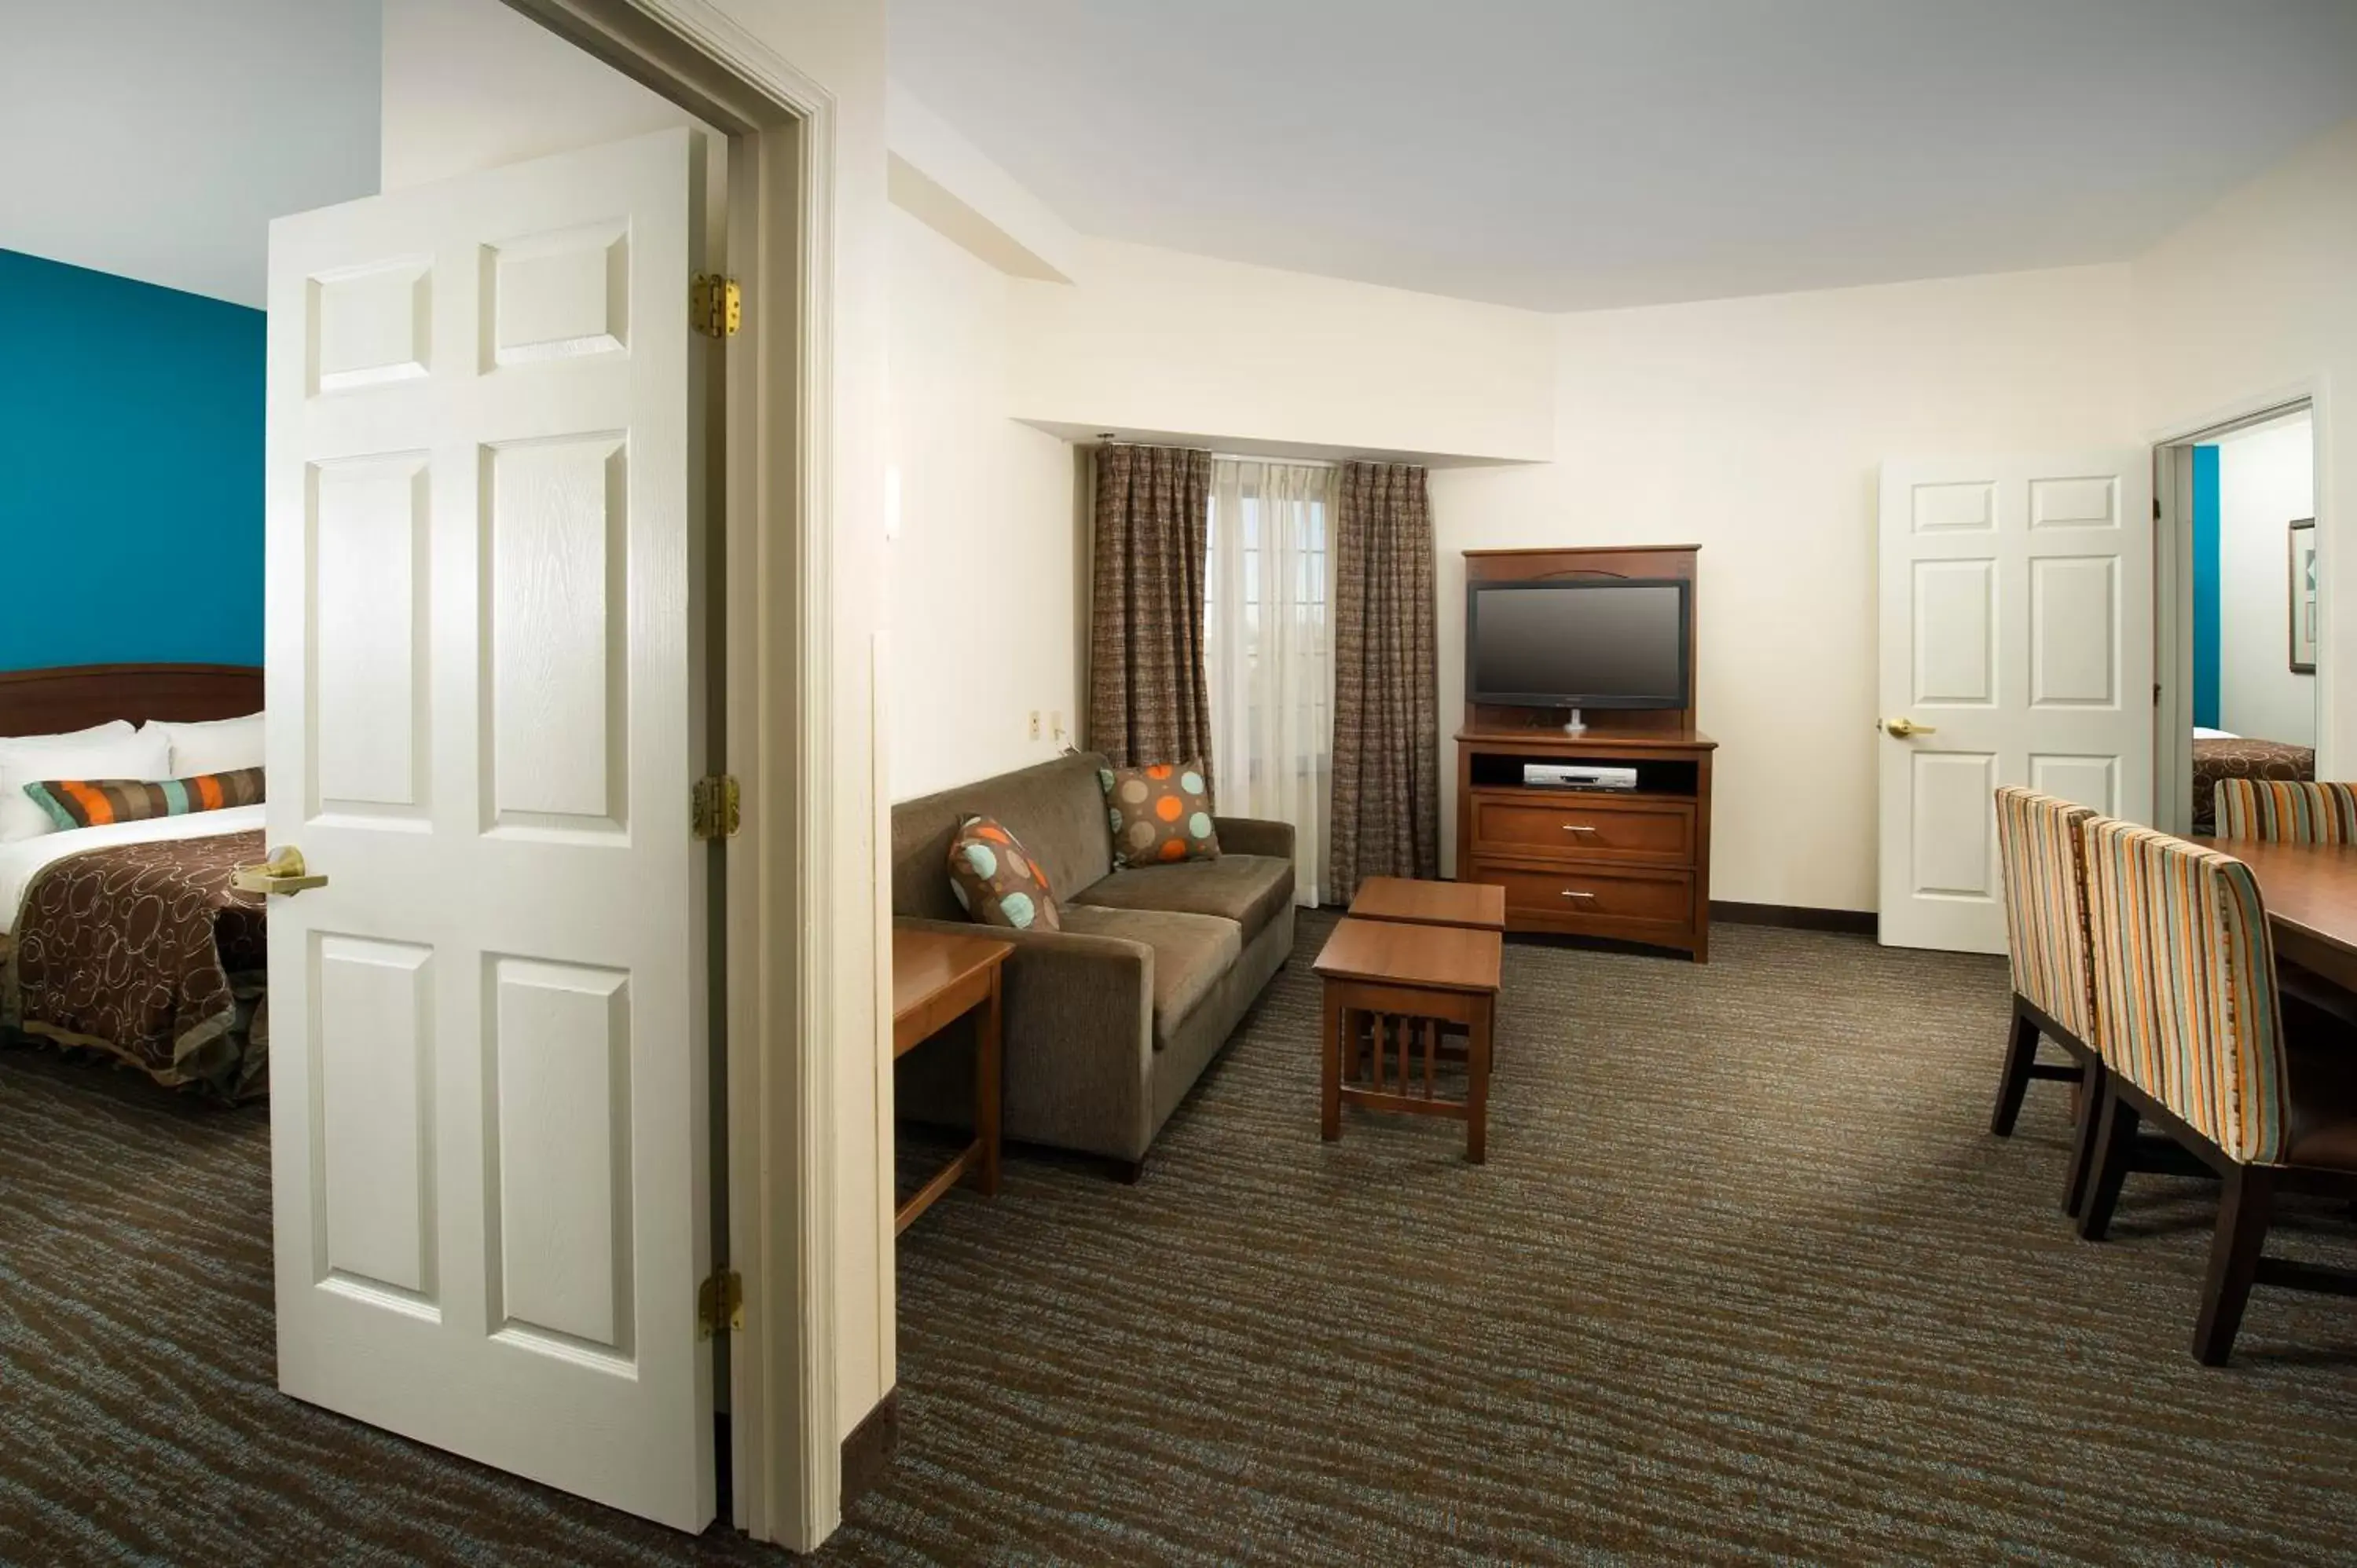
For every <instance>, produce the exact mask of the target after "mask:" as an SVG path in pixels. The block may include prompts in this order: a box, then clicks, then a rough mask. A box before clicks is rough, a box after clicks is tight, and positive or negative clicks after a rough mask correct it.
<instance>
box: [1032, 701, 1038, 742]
mask: <svg viewBox="0 0 2357 1568" xmlns="http://www.w3.org/2000/svg"><path fill="white" fill-rule="evenodd" d="M1031 738H1032V739H1033V740H1038V739H1039V709H1037V708H1034V709H1032V710H1031Z"/></svg>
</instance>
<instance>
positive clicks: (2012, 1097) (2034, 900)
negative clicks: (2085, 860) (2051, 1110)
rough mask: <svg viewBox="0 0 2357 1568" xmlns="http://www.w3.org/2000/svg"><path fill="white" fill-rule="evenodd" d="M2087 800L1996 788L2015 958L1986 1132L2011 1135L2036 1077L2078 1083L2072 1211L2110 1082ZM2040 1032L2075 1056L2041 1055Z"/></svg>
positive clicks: (2066, 1195)
mask: <svg viewBox="0 0 2357 1568" xmlns="http://www.w3.org/2000/svg"><path fill="white" fill-rule="evenodd" d="M2094 815H2095V813H2094V812H2093V811H2089V810H2088V809H2087V808H2086V807H2084V806H2074V805H2072V803H2071V802H2070V801H2068V800H2058V799H2056V798H2055V797H2054V796H2051V795H2041V794H2040V793H2038V792H2037V791H2036V790H2034V789H2017V788H2015V787H2014V786H2012V785H2007V786H2006V787H2005V788H2003V789H1999V790H1998V791H1997V792H1996V842H1997V852H1998V858H1999V859H2000V861H2002V863H2003V865H2004V869H2005V935H2006V951H2007V954H2008V955H2009V956H2010V958H2011V959H2012V961H2013V1031H2012V1035H2011V1036H2010V1037H2009V1038H2008V1039H2007V1042H2006V1050H2005V1068H2004V1070H2003V1072H2001V1073H2000V1074H1999V1075H1998V1078H1997V1084H1996V1111H1995V1112H1992V1113H1991V1114H1990V1116H1989V1131H1990V1132H1992V1133H1996V1135H1997V1136H1998V1137H2000V1138H2003V1137H2007V1136H2010V1135H2011V1133H2012V1132H2013V1125H2014V1122H2015V1121H2016V1120H2017V1119H2018V1117H2019V1116H2020V1114H2021V1101H2022V1096H2023V1094H2024V1093H2025V1092H2026V1091H2027V1090H2029V1080H2030V1079H2037V1078H2049V1079H2072V1080H2074V1081H2076V1082H2077V1083H2078V1084H2079V1085H2080V1086H2081V1087H2080V1094H2079V1115H2080V1121H2081V1125H2080V1136H2078V1137H2077V1138H2075V1139H2073V1140H2072V1149H2073V1151H2074V1152H2073V1155H2072V1160H2071V1171H2070V1176H2069V1177H2068V1179H2067V1180H2066V1181H2065V1183H2064V1186H2063V1194H2062V1207H2063V1208H2065V1209H2066V1210H2072V1211H2075V1210H2076V1209H2077V1208H2078V1207H2079V1197H2080V1194H2081V1192H2082V1191H2083V1187H2084V1183H2085V1177H2086V1165H2085V1156H2086V1151H2087V1148H2088V1146H2089V1144H2090V1143H2091V1142H2092V1139H2091V1138H2090V1137H2089V1136H2088V1134H2089V1133H2090V1132H2091V1130H2092V1126H2093V1121H2092V1119H2093V1115H2094V1108H2095V1104H2096V1101H2097V1097H2098V1095H2099V1093H2100V1091H2101V1090H2102V1087H2103V1076H2104V1061H2103V1058H2102V1057H2101V1056H2100V1055H2098V1054H2097V1052H2096V1049H2095V1003H2094V991H2093V985H2094V981H2093V974H2092V972H2091V971H2090V969H2089V965H2088V955H2087V897H2086V875H2085V872H2084V870H2083V866H2082V854H2083V851H2082V847H2081V846H2082V840H2081V837H2080V832H2079V830H2080V826H2081V824H2082V823H2083V822H2087V821H2088V820H2089V819H2090V818H2092V817H2093V816H2094ZM2041 1035H2043V1036H2046V1037H2047V1038H2048V1039H2050V1040H2052V1041H2053V1042H2054V1043H2055V1044H2056V1045H2058V1046H2060V1047H2062V1048H2063V1049H2064V1050H2066V1051H2068V1052H2069V1053H2070V1054H2071V1058H2072V1059H2071V1060H2070V1061H2069V1062H2068V1063H2061V1062H2041V1061H2040V1060H2039V1059H2038V1039H2039V1036H2041Z"/></svg>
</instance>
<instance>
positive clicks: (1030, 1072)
mask: <svg viewBox="0 0 2357 1568" xmlns="http://www.w3.org/2000/svg"><path fill="white" fill-rule="evenodd" d="M1105 766H1106V763H1105V759H1104V758H1103V757H1099V756H1097V755H1095V754H1094V753H1090V752H1075V753H1067V754H1066V755H1064V756H1062V757H1058V758H1056V759H1055V760H1054V761H1052V762H1043V763H1040V764H1039V765H1038V766H1037V767H1033V768H1023V769H1021V770H1020V771H1018V772H1014V773H1006V774H1001V775H1000V776H998V777H997V778H996V779H984V780H982V781H981V782H980V783H976V784H966V785H962V786H960V787H959V788H957V789H946V790H943V791H942V793H940V794H938V795H928V796H925V797H924V798H922V799H920V800H908V801H904V802H902V803H901V804H899V805H897V806H895V807H893V808H892V915H893V921H894V924H895V925H898V926H903V927H920V928H921V927H937V928H942V929H953V930H960V931H975V930H987V931H989V933H990V934H991V935H992V936H996V937H1004V938H1005V939H1006V940H1008V941H1010V942H1012V943H1013V944H1014V945H1015V951H1014V954H1013V956H1012V957H1010V958H1009V959H1008V960H1007V962H1006V970H1005V972H1004V974H1003V976H1002V980H1001V987H1002V997H1001V1007H1002V1009H1003V1011H1002V1014H1001V1029H1002V1034H1001V1036H1000V1037H1001V1043H1002V1050H1003V1058H1004V1066H1005V1072H1006V1078H1005V1088H1004V1091H1003V1097H1002V1101H1001V1105H1000V1112H999V1114H1000V1125H1001V1129H1002V1131H1003V1133H1004V1135H1005V1136H1006V1137H1007V1138H1008V1139H1010V1140H1015V1141H1018V1142H1024V1143H1033V1144H1048V1145H1050V1146H1052V1147H1055V1148H1060V1149H1071V1150H1076V1151H1078V1152H1080V1153H1082V1154H1089V1155H1102V1156H1103V1157H1105V1158H1108V1159H1111V1160H1113V1161H1115V1162H1117V1164H1118V1166H1119V1168H1120V1169H1121V1171H1122V1174H1123V1175H1125V1176H1126V1177H1128V1178H1129V1179H1131V1180H1135V1178H1136V1176H1137V1175H1138V1173H1139V1171H1141V1170H1142V1169H1143V1168H1144V1162H1145V1158H1146V1149H1147V1148H1148V1146H1150V1145H1151V1144H1153V1142H1154V1138H1155V1134H1157V1133H1159V1132H1160V1131H1161V1130H1162V1124H1163V1123H1164V1122H1168V1120H1169V1119H1170V1113H1171V1112H1173V1111H1175V1110H1177V1109H1178V1107H1179V1101H1181V1100H1183V1099H1185V1098H1186V1095H1187V1091H1188V1090H1189V1089H1190V1088H1192V1087H1193V1086H1194V1083H1195V1080H1196V1079H1198V1078H1200V1077H1201V1076H1202V1072H1203V1069H1205V1068H1206V1067H1208V1066H1210V1065H1211V1058H1213V1057H1215V1056H1217V1055H1218V1054H1219V1052H1220V1047H1222V1046H1223V1045H1225V1044H1226V1043H1227V1040H1228V1036H1229V1035H1230V1034H1231V1033H1232V1031H1233V1030H1234V1029H1235V1026H1236V1025H1237V1024H1238V1023H1239V1022H1240V1021H1241V1020H1242V1019H1243V1015H1244V1014H1245V1013H1246V1012H1248V1011H1249V1010H1250V1009H1251V1007H1252V1004H1253V1002H1254V999H1255V998H1257V997H1258V996H1259V995H1260V993H1261V990H1262V988H1263V987H1265V985H1267V983H1269V980H1270V979H1271V978H1272V977H1273V976H1274V975H1275V973H1276V972H1277V970H1278V969H1279V968H1281V967H1282V966H1283V965H1284V963H1285V961H1286V957H1287V956H1288V955H1290V954H1291V952H1292V950H1293V827H1292V824H1290V823H1287V822H1262V821H1257V820H1254V819H1251V818H1244V817H1219V818H1216V819H1215V822H1216V824H1217V827H1218V831H1219V838H1220V848H1221V852H1222V853H1221V854H1220V855H1219V857H1218V858H1216V859H1212V860H1193V861H1182V862H1180V863H1179V864H1176V865H1154V866H1143V867H1136V868H1133V869H1128V870H1116V869H1115V868H1114V863H1113V829H1112V826H1111V824H1110V822H1109V819H1108V816H1107V813H1106V809H1105V801H1104V794H1103V786H1102V784H1101V783H1100V782H1099V780H1098V776H1097V775H1098V769H1100V768H1103V767H1105ZM976 814H980V815H984V816H988V817H994V818H996V819H997V821H998V822H1000V823H1002V824H1003V825H1005V826H1006V829H1007V830H1008V831H1009V832H1012V833H1013V834H1014V835H1015V837H1016V838H1017V840H1018V841H1019V842H1020V843H1021V844H1022V845H1023V848H1024V851H1025V853H1026V854H1028V855H1029V856H1030V858H1031V860H1032V861H1033V863H1034V864H1036V865H1038V866H1039V869H1040V871H1041V873H1042V874H1043V875H1045V876H1046V877H1047V879H1048V886H1049V891H1050V892H1052V893H1053V894H1054V895H1055V898H1056V903H1057V905H1058V906H1059V908H1060V911H1061V915H1062V919H1063V929H1062V930H1060V931H1048V930H1020V931H1018V930H1007V929H1003V928H1000V927H996V926H990V927H984V926H978V925H976V924H974V922H972V921H970V920H969V919H967V918H966V916H965V912H964V911H963V909H962V908H960V907H959V905H958V902H957V899H956V897H954V896H953V895H952V893H951V891H950V878H949V846H950V840H951V839H952V836H953V835H954V834H955V832H956V831H957V829H958V827H959V825H960V824H961V823H962V822H964V820H965V819H966V818H968V817H970V816H974V815H976ZM970 1062H971V1058H969V1057H966V1056H965V1055H964V1053H963V1052H958V1051H953V1050H947V1049H944V1048H942V1047H925V1048H922V1049H920V1050H917V1051H915V1052H912V1053H911V1054H910V1055H909V1057H907V1058H903V1060H902V1063H901V1070H900V1072H899V1078H898V1084H897V1092H898V1097H899V1112H900V1113H901V1114H903V1115H907V1116H910V1117H914V1118H917V1119H920V1120H925V1121H940V1122H958V1121H960V1120H962V1119H963V1118H964V1117H965V1116H966V1115H967V1114H969V1112H970V1110H971V1104H972V1088H971V1085H972V1081H973V1080H972V1079H971V1078H970V1077H968V1076H966V1075H967V1074H968V1072H969V1071H970Z"/></svg>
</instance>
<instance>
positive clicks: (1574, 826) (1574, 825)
mask: <svg viewBox="0 0 2357 1568" xmlns="http://www.w3.org/2000/svg"><path fill="white" fill-rule="evenodd" d="M1563 831H1564V832H1567V833H1592V832H1595V831H1596V830H1595V829H1594V828H1591V827H1589V826H1587V824H1586V823H1585V822H1566V823H1564V824H1563Z"/></svg>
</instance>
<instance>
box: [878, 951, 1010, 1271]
mask: <svg viewBox="0 0 2357 1568" xmlns="http://www.w3.org/2000/svg"><path fill="white" fill-rule="evenodd" d="M1014 950H1015V944H1014V943H1012V942H1006V941H1001V940H998V939H997V938H996V937H985V936H981V935H972V936H969V935H967V934H966V933H965V932H963V931H957V932H951V931H912V930H906V929H900V928H899V927H895V928H894V929H893V931H892V1058H893V1059H894V1060H895V1061H898V1060H899V1058H902V1057H905V1056H907V1055H908V1054H909V1052H910V1051H912V1050H914V1049H915V1048H916V1047H919V1046H920V1045H922V1044H924V1043H925V1041H927V1040H929V1039H931V1037H932V1036H935V1035H937V1034H939V1033H941V1032H942V1030H943V1029H944V1028H947V1027H948V1026H950V1025H952V1024H953V1023H955V1022H956V1021H957V1020H958V1019H960V1018H963V1016H965V1015H967V1014H968V1013H971V1012H973V1011H974V1009H976V1008H977V1007H978V1008H980V1009H982V1016H981V1017H980V1018H979V1019H978V1020H976V1022H975V1026H974V1142H973V1143H971V1144H967V1145H966V1146H965V1147H964V1148H963V1150H961V1151H960V1152H959V1154H958V1155H957V1157H956V1158H955V1159H953V1160H952V1161H951V1162H950V1163H949V1164H948V1165H943V1166H942V1168H941V1170H940V1171H939V1172H938V1173H936V1174H935V1175H934V1176H933V1177H932V1179H931V1180H930V1181H928V1182H926V1183H925V1185H924V1186H923V1187H920V1188H918V1189H917V1191H916V1192H914V1193H913V1194H911V1195H910V1196H909V1201H908V1202H906V1203H904V1204H902V1205H900V1207H899V1210H898V1211H897V1212H896V1213H895V1214H894V1215H893V1225H892V1230H893V1234H894V1235H898V1234H899V1233H900V1232H901V1231H903V1230H907V1229H908V1228H909V1223H910V1222H911V1221H912V1220H914V1219H916V1218H917V1216H918V1215H920V1214H922V1213H923V1212H924V1211H925V1210H926V1209H928V1208H931V1207H932V1206H933V1203H934V1200H935V1199H937V1198H939V1197H941V1196H942V1194H943V1193H945V1192H947V1191H949V1189H950V1188H952V1187H955V1186H957V1184H958V1183H959V1182H960V1181H962V1180H963V1179H964V1177H965V1176H966V1175H967V1174H968V1173H969V1172H971V1173H973V1174H974V1185H975V1186H976V1187H980V1188H981V1189H982V1194H983V1196H984V1197H996V1196H997V1195H998V1089H999V1067H998V1061H999V1056H998V1004H999V994H998V977H999V972H1000V971H1001V970H1002V969H1003V968H1005V967H1006V956H1007V954H1009V953H1011V952H1013V951H1014Z"/></svg>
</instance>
